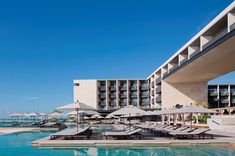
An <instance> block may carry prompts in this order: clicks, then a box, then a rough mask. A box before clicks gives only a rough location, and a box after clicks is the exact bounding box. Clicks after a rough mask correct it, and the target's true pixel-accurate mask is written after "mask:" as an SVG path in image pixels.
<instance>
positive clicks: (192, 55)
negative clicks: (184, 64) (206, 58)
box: [189, 49, 200, 58]
mask: <svg viewBox="0 0 235 156" xmlns="http://www.w3.org/2000/svg"><path fill="white" fill-rule="evenodd" d="M199 52H200V49H198V50H196V51H195V52H193V53H192V54H190V55H189V57H190V58H192V57H194V56H196V55H197V54H198V53H199Z"/></svg>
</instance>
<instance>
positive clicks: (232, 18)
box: [227, 13, 235, 32]
mask: <svg viewBox="0 0 235 156" xmlns="http://www.w3.org/2000/svg"><path fill="white" fill-rule="evenodd" d="M227 20H228V32H230V31H231V30H230V26H231V25H233V24H234V23H235V13H228V19H227Z"/></svg>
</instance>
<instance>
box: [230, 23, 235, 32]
mask: <svg viewBox="0 0 235 156" xmlns="http://www.w3.org/2000/svg"><path fill="white" fill-rule="evenodd" d="M234 29H235V23H233V24H232V25H231V26H230V31H232V30H234Z"/></svg>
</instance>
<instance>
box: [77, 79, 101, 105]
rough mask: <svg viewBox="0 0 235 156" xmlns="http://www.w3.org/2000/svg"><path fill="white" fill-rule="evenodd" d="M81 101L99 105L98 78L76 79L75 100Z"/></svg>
mask: <svg viewBox="0 0 235 156" xmlns="http://www.w3.org/2000/svg"><path fill="white" fill-rule="evenodd" d="M76 101H80V102H83V103H85V104H88V105H89V106H92V107H95V108H96V107H97V80H75V81H74V102H76Z"/></svg>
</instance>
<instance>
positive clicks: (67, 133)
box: [50, 127, 92, 140]
mask: <svg viewBox="0 0 235 156" xmlns="http://www.w3.org/2000/svg"><path fill="white" fill-rule="evenodd" d="M91 135H92V130H91V129H90V127H86V128H79V129H77V128H73V129H66V130H63V131H60V132H57V133H54V134H52V135H51V136H50V138H51V139H52V140H54V139H58V138H61V139H64V140H73V139H80V138H86V139H89V138H90V136H91Z"/></svg>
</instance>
